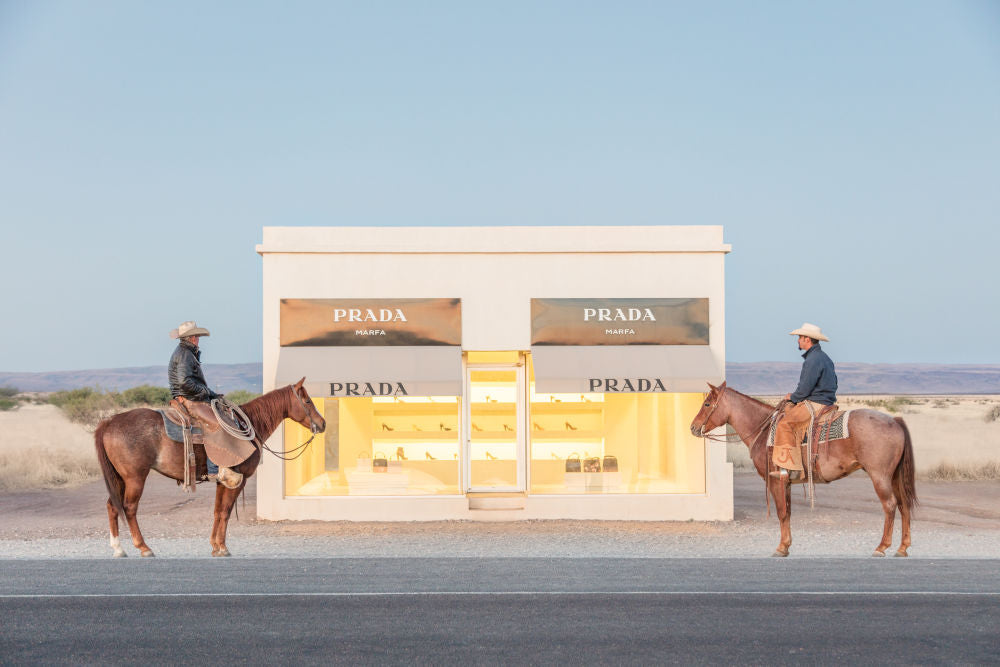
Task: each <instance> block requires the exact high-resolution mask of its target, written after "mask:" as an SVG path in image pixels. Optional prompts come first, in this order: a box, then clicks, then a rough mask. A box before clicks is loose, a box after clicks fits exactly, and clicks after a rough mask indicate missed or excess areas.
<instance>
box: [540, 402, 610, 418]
mask: <svg viewBox="0 0 1000 667" xmlns="http://www.w3.org/2000/svg"><path fill="white" fill-rule="evenodd" d="M603 411H604V404H603V403H532V404H531V412H532V414H535V415H561V414H574V415H575V414H587V415H599V414H601V413H602V412H603Z"/></svg>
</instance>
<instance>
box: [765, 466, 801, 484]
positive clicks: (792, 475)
mask: <svg viewBox="0 0 1000 667" xmlns="http://www.w3.org/2000/svg"><path fill="white" fill-rule="evenodd" d="M767 474H768V476H769V477H777V478H780V477H785V478H787V479H788V481H789V482H794V481H796V480H798V479H799V478H800V477H802V471H801V470H788V469H787V468H778V469H777V470H775V471H774V472H769V473H767Z"/></svg>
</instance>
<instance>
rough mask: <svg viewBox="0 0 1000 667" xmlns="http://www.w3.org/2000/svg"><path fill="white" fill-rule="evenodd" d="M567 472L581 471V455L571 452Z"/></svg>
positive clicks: (567, 460) (568, 457)
mask: <svg viewBox="0 0 1000 667" xmlns="http://www.w3.org/2000/svg"><path fill="white" fill-rule="evenodd" d="M566 472H580V455H579V454H577V453H575V452H574V453H573V454H570V455H569V456H567V457H566Z"/></svg>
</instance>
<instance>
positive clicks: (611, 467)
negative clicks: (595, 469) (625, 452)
mask: <svg viewBox="0 0 1000 667" xmlns="http://www.w3.org/2000/svg"><path fill="white" fill-rule="evenodd" d="M604 472H618V457H617V456H612V455H610V454H607V455H605V457H604Z"/></svg>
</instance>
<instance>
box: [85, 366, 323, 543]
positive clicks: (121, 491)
mask: <svg viewBox="0 0 1000 667" xmlns="http://www.w3.org/2000/svg"><path fill="white" fill-rule="evenodd" d="M303 382H305V378H302V379H301V380H299V381H298V382H296V383H295V384H294V385H288V386H287V387H282V388H281V389H275V390H274V391H270V392H268V393H266V394H264V395H263V396H258V397H257V398H255V399H253V400H252V401H249V402H247V403H244V404H243V405H241V406H240V408H241V409H242V410H243V412H245V413H246V416H247V417H248V418H249V419H250V422H251V423H252V424H253V428H254V431H256V433H257V441H256V442H255V443H254V445H255V447H256V449H257V451H255V452H254V453H253V454H251V455H250V458H248V459H247V460H246V461H244V462H243V463H241V464H239V465H237V466H234V467H233V470H235V471H236V472H239V473H242V474H243V481H242V482H241V483H240V485H239V486H238V487H236V488H235V489H227V488H226V487H224V486H223V485H221V484H216V486H215V521H214V523H213V524H212V537H211V542H212V555H213V556H228V555H229V549H227V548H226V529H227V527H228V526H229V515H230V513H231V512H232V510H233V504H234V503H235V502H236V499H237V498H238V497H239V495H240V493H242V491H243V487H244V486H246V483H247V480H248V479H249V478H250V476H251V475H253V474H254V471H256V470H257V465H258V464H259V463H260V455H261V451H260V445H259V444H258V443H263V442H265V441H266V440H267V439H268V438H269V437H270V436H271V434H272V433H274V431H275V429H277V428H278V425H279V424H281V422H282V421H283V420H285V419H291V420H292V421H295V422H297V423H299V424H301V425H302V426H304V427H305V428H309V429H311V430H312V432H313V434H316V433H322V432H323V431H324V430H325V429H326V421H325V420H324V419H323V417H322V416H320V414H319V412H317V410H316V406H314V405H313V402H312V399H310V398H309V394H308V393H307V392H306V390H305V388H304V387H303V386H302V383H303ZM94 444H95V446H96V448H97V458H98V460H99V461H100V463H101V471H102V472H103V473H104V484H105V485H106V486H107V487H108V494H109V498H108V521H109V523H110V524H111V548H112V549H114V551H115V554H114V555H115V557H116V558H121V557H124V556H125V555H126V554H125V551H124V550H123V549H122V547H121V543H120V541H119V539H118V515H119V514H124V515H125V520H126V521H127V522H128V529H129V533H130V534H131V535H132V543H133V544H135V548H136V549H138V550H139V552H140V553H141V554H142V555H143V556H153V555H154V554H153V550H152V549H150V548H149V545H147V544H146V541H145V540H144V539H143V538H142V533H141V532H140V531H139V523H138V522H137V521H136V518H135V515H136V510H137V509H138V507H139V498H140V497H141V496H142V489H143V487H144V486H145V484H146V478H147V477H148V476H149V471H150V470H155V471H156V472H158V473H160V474H161V475H164V476H166V477H170V478H171V479H175V480H178V481H182V480H183V479H184V446H183V445H181V444H179V443H176V442H174V441H172V440H171V439H170V438H168V437H167V434H166V432H165V431H164V429H163V418H162V417H161V416H160V414H159V413H158V412H156V411H155V410H150V409H148V408H136V409H134V410H129V411H128V412H122V413H120V414H117V415H115V416H113V417H111V418H109V419H105V420H104V421H102V422H101V423H100V424H99V425H98V426H97V431H95V432H94Z"/></svg>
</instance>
